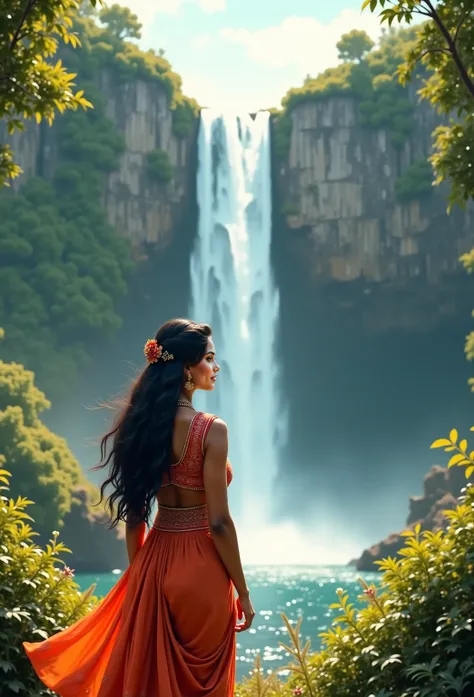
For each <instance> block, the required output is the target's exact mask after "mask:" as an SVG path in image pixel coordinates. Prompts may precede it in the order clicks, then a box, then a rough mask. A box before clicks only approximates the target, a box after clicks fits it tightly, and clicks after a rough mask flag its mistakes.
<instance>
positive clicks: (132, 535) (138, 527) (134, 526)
mask: <svg viewBox="0 0 474 697" xmlns="http://www.w3.org/2000/svg"><path fill="white" fill-rule="evenodd" d="M145 534H146V523H145V521H144V520H139V519H137V518H136V517H135V516H133V515H132V514H131V513H129V514H128V515H127V522H126V526H125V540H126V543H127V554H128V561H129V563H130V564H133V561H134V559H135V557H136V556H137V553H138V550H139V549H140V548H141V547H143V543H144V542H145Z"/></svg>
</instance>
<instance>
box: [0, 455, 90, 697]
mask: <svg viewBox="0 0 474 697" xmlns="http://www.w3.org/2000/svg"><path fill="white" fill-rule="evenodd" d="M2 465H4V458H3V457H1V456H0V467H1V466H2ZM9 481H10V475H9V473H8V472H7V471H6V470H4V469H0V489H2V490H3V491H2V496H1V498H0V671H1V675H2V677H1V678H0V680H1V688H0V693H1V694H2V697H13V696H14V695H18V694H20V695H21V696H22V697H42V696H43V695H44V696H46V695H50V694H51V692H50V691H49V690H47V689H46V688H45V687H44V686H43V685H42V683H41V682H40V681H39V679H38V678H37V677H36V675H35V673H34V671H33V668H32V667H31V664H30V662H29V660H28V658H27V656H26V654H25V652H24V650H23V648H22V646H21V642H22V641H28V642H35V641H42V640H44V639H47V638H48V637H49V636H51V635H53V634H55V633H56V632H58V631H60V630H62V629H64V628H65V627H67V626H69V625H70V624H73V623H74V622H76V621H77V620H80V619H82V618H83V617H85V616H86V615H87V613H88V612H89V611H90V610H91V609H92V608H93V607H94V606H95V604H96V599H95V598H93V597H92V593H93V592H94V586H91V587H90V588H89V589H88V590H87V591H85V592H83V593H81V591H80V589H79V586H78V585H77V584H76V583H75V582H74V580H73V572H72V570H71V569H69V568H68V567H67V566H66V565H65V564H64V561H62V559H61V557H62V555H63V554H64V553H66V552H69V550H68V549H67V548H66V547H65V546H64V545H63V544H62V543H61V542H59V541H58V533H57V532H54V533H53V535H52V539H51V540H50V542H49V544H47V545H46V546H45V548H42V547H40V546H38V545H37V544H35V542H34V537H35V535H37V533H36V532H33V530H32V528H31V526H30V524H29V522H30V521H32V520H33V519H32V518H31V517H30V515H29V514H28V513H27V512H26V511H27V510H28V509H29V507H30V506H31V504H32V502H31V501H30V500H29V499H28V498H26V497H18V498H16V499H15V498H7V495H6V494H8V491H9Z"/></svg>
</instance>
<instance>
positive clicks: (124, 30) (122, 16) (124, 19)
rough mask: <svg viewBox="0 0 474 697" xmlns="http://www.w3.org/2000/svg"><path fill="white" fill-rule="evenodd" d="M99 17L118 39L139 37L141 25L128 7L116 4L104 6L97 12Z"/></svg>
mask: <svg viewBox="0 0 474 697" xmlns="http://www.w3.org/2000/svg"><path fill="white" fill-rule="evenodd" d="M99 19H100V21H101V22H102V24H105V25H106V27H107V28H108V29H109V31H111V32H112V34H114V36H115V37H116V38H117V39H119V40H122V41H123V40H124V39H141V28H142V25H141V24H140V22H139V21H138V17H137V15H136V14H134V13H133V12H132V11H131V10H129V9H128V7H122V6H121V5H117V4H114V5H111V6H110V7H104V8H102V9H101V11H100V12H99Z"/></svg>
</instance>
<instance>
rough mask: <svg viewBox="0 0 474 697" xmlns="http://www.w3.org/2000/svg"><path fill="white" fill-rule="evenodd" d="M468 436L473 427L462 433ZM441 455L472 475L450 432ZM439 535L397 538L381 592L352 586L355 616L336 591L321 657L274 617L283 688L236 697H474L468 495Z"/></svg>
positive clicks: (384, 564) (473, 494) (245, 690)
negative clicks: (285, 659) (283, 631)
mask: <svg viewBox="0 0 474 697" xmlns="http://www.w3.org/2000/svg"><path fill="white" fill-rule="evenodd" d="M471 430H474V427H473V428H472V429H471ZM432 447H433V448H444V449H445V451H447V452H448V453H449V455H450V460H449V462H448V466H449V467H465V468H466V469H465V473H466V477H467V478H469V477H470V476H471V475H472V474H473V473H474V451H473V452H469V449H468V444H467V441H466V440H465V439H460V438H459V434H458V432H457V431H456V430H455V429H453V430H452V431H451V432H450V434H449V436H448V437H447V438H442V439H439V440H437V441H435V442H434V443H433V445H432ZM445 514H446V516H447V518H448V520H449V527H448V529H447V531H446V532H443V531H441V530H440V531H438V532H431V531H425V532H422V531H421V529H420V526H417V528H416V529H415V530H414V531H413V532H411V531H410V532H406V533H405V536H406V538H407V544H406V547H405V548H404V549H403V550H402V551H401V552H400V557H399V558H397V559H394V558H390V557H389V558H388V559H385V560H383V561H380V562H378V565H379V567H380V570H381V571H382V572H383V575H382V577H381V580H380V583H379V584H378V585H377V587H376V586H375V585H370V586H369V585H368V584H367V583H365V582H364V581H363V580H362V579H361V581H360V582H361V586H362V595H361V596H360V598H359V601H360V602H362V603H363V607H362V609H360V610H357V609H356V608H355V607H354V604H353V603H351V602H350V598H349V595H348V594H347V593H346V592H345V591H344V589H342V588H340V589H338V591H337V602H335V603H334V604H333V605H332V606H331V608H332V610H334V611H336V613H337V614H336V617H335V618H334V620H333V626H332V628H331V629H329V630H328V631H327V632H324V633H323V634H321V637H322V639H323V647H322V650H321V651H319V652H317V653H311V652H310V645H309V643H307V644H306V645H304V646H303V645H302V643H301V638H300V623H298V624H297V625H296V626H292V625H291V623H290V621H289V620H288V619H287V618H286V617H285V616H284V615H283V620H284V621H285V624H286V626H287V630H288V634H289V638H290V642H291V645H288V646H284V645H283V644H282V646H283V647H284V648H286V651H287V652H288V654H289V655H290V659H291V663H290V665H289V666H287V668H286V670H288V669H289V670H290V678H289V680H288V683H287V684H286V685H285V686H284V687H282V686H281V685H276V683H272V684H271V683H270V681H269V680H267V681H265V682H263V680H264V679H263V677H260V682H259V684H258V680H257V678H256V676H253V677H252V678H251V679H250V680H247V681H244V683H243V684H242V686H241V687H239V688H238V691H237V692H236V694H237V695H238V697H257V696H258V695H266V697H276V695H284V696H285V697H290V696H291V695H293V696H294V695H304V696H305V697H469V696H470V695H472V694H474V658H473V656H474V632H473V627H472V625H473V622H474V616H473V612H474V573H473V572H474V487H473V486H472V485H470V484H467V487H466V489H465V490H464V492H463V495H462V496H461V498H460V501H459V505H458V507H457V509H456V510H454V511H446V513H445Z"/></svg>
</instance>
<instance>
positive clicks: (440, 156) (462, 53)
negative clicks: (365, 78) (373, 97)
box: [364, 0, 474, 206]
mask: <svg viewBox="0 0 474 697" xmlns="http://www.w3.org/2000/svg"><path fill="white" fill-rule="evenodd" d="M367 6H370V9H371V10H372V12H374V11H376V10H378V9H379V8H381V12H380V17H381V21H382V22H385V23H387V24H389V25H391V24H392V23H393V22H394V21H399V22H401V21H405V22H411V21H412V20H413V18H414V16H415V15H422V16H424V17H426V18H427V21H426V22H424V24H422V25H421V26H420V27H419V29H418V30H417V31H416V34H415V41H414V42H413V45H412V46H411V47H410V50H409V52H408V53H407V55H406V58H405V60H404V61H403V62H402V63H401V64H400V65H399V67H398V71H397V72H398V77H399V80H400V82H401V83H402V84H406V83H407V82H408V81H409V80H410V79H411V78H412V77H413V76H414V75H416V74H417V68H418V66H419V65H420V64H421V65H422V66H423V69H424V74H423V75H422V77H423V86H422V88H421V90H420V96H421V97H422V98H423V99H426V100H428V101H429V102H430V103H431V104H432V105H433V106H434V107H435V108H436V109H437V110H438V111H439V112H440V113H441V114H443V115H445V116H447V117H449V125H447V126H443V127H441V128H438V129H437V130H436V131H435V151H434V153H433V156H432V157H431V163H432V165H433V167H434V170H435V175H436V183H438V184H439V183H440V182H442V181H445V180H446V179H448V180H450V181H451V184H452V186H451V194H450V206H452V205H454V204H455V203H458V204H461V205H462V204H464V203H465V202H466V201H468V200H469V199H471V198H473V197H474V164H473V157H472V143H473V134H474V119H473V106H474V73H473V70H472V46H473V43H474V14H473V12H472V2H468V3H466V2H465V0H440V2H438V3H427V2H420V1H415V0H400V2H397V3H395V4H392V3H390V4H387V3H386V2H385V0H366V2H365V3H364V7H367ZM453 114H454V117H453Z"/></svg>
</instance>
